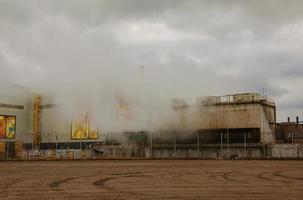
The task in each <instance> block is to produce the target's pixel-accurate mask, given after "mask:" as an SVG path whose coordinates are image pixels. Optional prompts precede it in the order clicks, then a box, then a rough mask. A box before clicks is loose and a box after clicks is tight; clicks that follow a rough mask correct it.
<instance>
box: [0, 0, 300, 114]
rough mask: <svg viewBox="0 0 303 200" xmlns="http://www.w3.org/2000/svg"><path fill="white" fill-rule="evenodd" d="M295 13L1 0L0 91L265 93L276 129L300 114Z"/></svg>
mask: <svg viewBox="0 0 303 200" xmlns="http://www.w3.org/2000/svg"><path fill="white" fill-rule="evenodd" d="M302 7H303V2H302V1H282V0H267V1H261V0H256V1H236V0H231V1H216V0H215V1H213V0H212V1H210V0H209V1H195V0H193V1H185V0H184V1H181V0H153V1H147V0H146V1H143V0H123V1H122V0H121V1H118V0H99V1H97V0H88V1H80V0H74V1H57V0H52V1H13V0H7V1H5V0H2V1H0V81H1V85H2V86H0V89H1V90H2V93H3V92H4V91H5V88H6V85H7V84H8V83H11V84H17V85H21V86H23V87H27V88H31V89H32V90H36V91H39V92H42V93H43V92H45V93H51V94H55V95H57V96H62V95H63V96H64V95H69V94H74V95H80V96H81V94H84V95H85V97H86V98H84V99H87V96H89V97H91V98H92V99H95V100H94V101H100V102H106V101H108V99H107V98H108V96H111V95H114V93H115V92H117V91H120V92H122V93H126V94H129V95H130V96H136V95H138V94H141V90H142V87H141V86H140V85H144V89H143V90H146V92H147V93H148V97H150V98H154V99H157V98H166V99H169V98H173V97H184V98H188V97H197V96H204V95H222V94H230V93H236V92H260V93H263V92H264V93H265V94H266V95H268V96H269V97H271V98H274V99H275V100H276V103H277V106H278V107H279V109H278V111H279V119H280V120H281V119H284V118H286V116H288V115H291V116H292V115H293V116H295V115H300V112H301V111H302V110H303V95H302V94H301V93H302V92H301V86H300V85H302V83H303V79H302V75H303V71H302V69H303V67H302V66H303V59H302V56H301V52H303V13H302V10H301V9H302ZM139 66H144V75H143V76H144V77H143V79H144V80H142V77H141V78H140V76H141V75H142V74H141V75H140V73H141V72H140V67H139ZM4 85H5V87H4ZM95 94H99V95H101V96H102V98H99V96H98V98H94V97H95V96H94V95H95Z"/></svg>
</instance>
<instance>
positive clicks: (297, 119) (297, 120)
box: [296, 116, 299, 124]
mask: <svg viewBox="0 0 303 200" xmlns="http://www.w3.org/2000/svg"><path fill="white" fill-rule="evenodd" d="M296 122H297V124H299V116H297V117H296Z"/></svg>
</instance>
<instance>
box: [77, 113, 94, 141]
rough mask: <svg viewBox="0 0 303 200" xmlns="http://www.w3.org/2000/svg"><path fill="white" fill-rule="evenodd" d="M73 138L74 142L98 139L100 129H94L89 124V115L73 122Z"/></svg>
mask: <svg viewBox="0 0 303 200" xmlns="http://www.w3.org/2000/svg"><path fill="white" fill-rule="evenodd" d="M71 129H72V131H71V134H72V135H71V138H72V139H73V140H83V139H93V140H95V139H98V135H99V134H100V131H99V130H98V129H92V128H91V125H90V123H89V119H88V115H87V114H85V115H84V116H81V117H79V118H78V119H77V120H74V121H73V122H72V126H71Z"/></svg>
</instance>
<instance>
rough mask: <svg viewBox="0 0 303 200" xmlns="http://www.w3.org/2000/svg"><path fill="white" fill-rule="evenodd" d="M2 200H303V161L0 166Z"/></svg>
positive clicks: (34, 163) (70, 163)
mask: <svg viewBox="0 0 303 200" xmlns="http://www.w3.org/2000/svg"><path fill="white" fill-rule="evenodd" d="M0 199H274V200H276V199H303V161H215V160H213V161H206V160H162V161H161V160H158V161H154V160H150V161H147V160H139V161H138V160H125V161H124V160H121V161H40V162H39V161H32V162H0Z"/></svg>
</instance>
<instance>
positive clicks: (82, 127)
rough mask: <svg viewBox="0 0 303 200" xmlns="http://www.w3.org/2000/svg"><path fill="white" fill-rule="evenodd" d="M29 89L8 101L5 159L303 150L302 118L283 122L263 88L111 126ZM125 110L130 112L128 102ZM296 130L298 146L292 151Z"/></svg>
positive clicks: (0, 151) (1, 136) (180, 104)
mask: <svg viewBox="0 0 303 200" xmlns="http://www.w3.org/2000/svg"><path fill="white" fill-rule="evenodd" d="M23 94H24V95H22V96H21V97H22V98H21V97H19V96H16V95H11V96H8V97H6V98H2V99H1V102H0V159H2V160H3V159H4V160H5V159H84V158H96V159H102V158H215V159H223V158H274V157H275V156H277V155H279V156H278V157H280V158H282V157H296V158H297V157H300V156H301V152H300V151H298V149H300V148H301V146H300V143H301V142H302V140H300V139H301V137H299V136H298V135H299V133H298V132H300V130H302V127H301V125H302V124H292V123H290V122H289V123H287V124H285V123H279V124H277V122H276V106H275V103H274V101H273V100H269V99H268V98H266V97H263V96H261V95H260V94H257V93H245V94H234V95H225V96H208V97H200V98H195V99H173V100H172V101H171V107H170V108H169V109H171V111H172V113H173V115H172V116H171V118H172V119H171V121H170V126H165V128H163V127H156V128H154V129H152V130H147V129H146V130H144V129H143V130H142V131H138V130H132V129H130V128H127V127H126V128H125V129H124V130H123V131H119V132H117V131H108V132H106V133H105V132H102V131H100V130H99V129H97V128H95V127H93V126H92V125H91V123H90V118H89V115H88V114H87V113H85V114H82V115H79V116H80V117H78V119H77V120H72V121H71V120H70V119H65V118H63V117H62V116H61V115H62V114H61V113H60V105H55V104H52V102H51V100H50V99H49V98H46V97H43V96H38V95H33V94H32V93H31V92H28V93H23ZM25 94H26V95H25ZM18 95H20V92H18ZM117 109H119V111H122V114H123V117H125V116H126V118H128V115H127V105H125V104H121V105H118V106H117ZM113 112H115V111H114V110H113ZM300 127H301V128H300ZM290 129H292V131H291V132H292V133H293V135H292V143H293V146H287V149H288V150H289V149H292V150H291V153H289V151H288V153H287V154H286V155H285V156H284V154H283V152H284V150H283V149H284V148H285V146H283V144H284V145H285V143H289V141H290V140H289V132H290ZM301 132H302V131H301ZM286 135H287V137H286ZM294 143H296V144H294ZM281 145H282V146H281ZM288 145H289V144H288ZM298 145H299V146H298ZM277 152H279V153H277Z"/></svg>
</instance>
